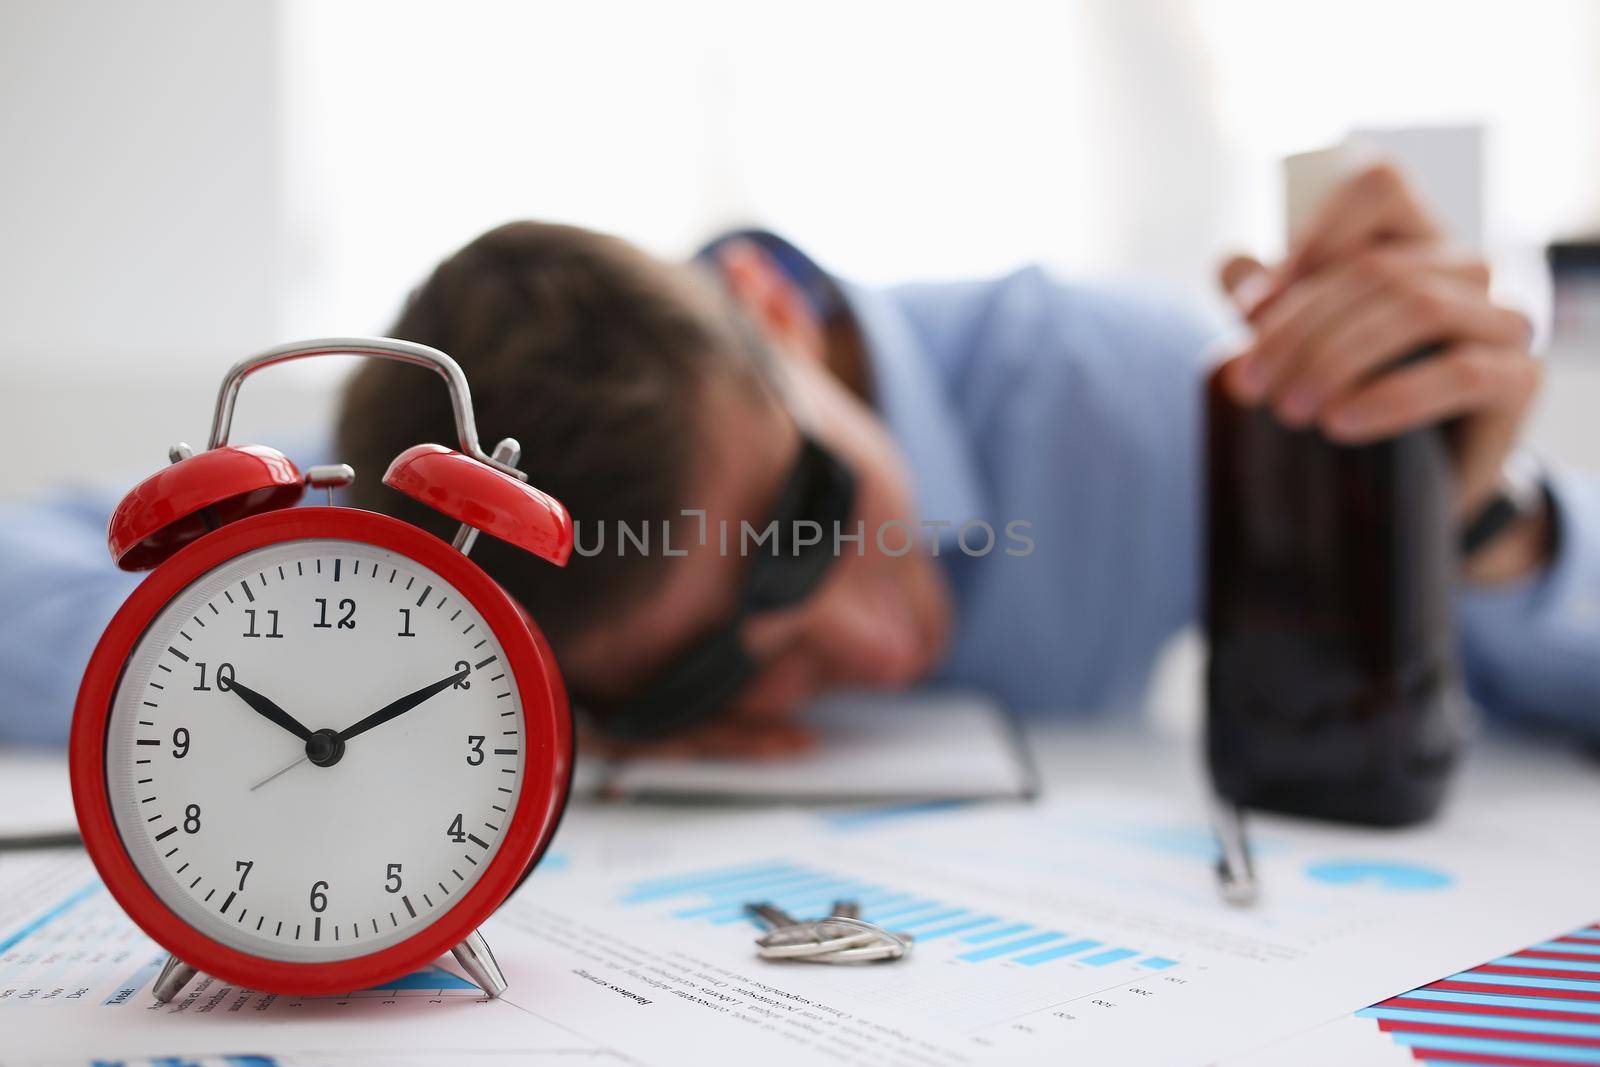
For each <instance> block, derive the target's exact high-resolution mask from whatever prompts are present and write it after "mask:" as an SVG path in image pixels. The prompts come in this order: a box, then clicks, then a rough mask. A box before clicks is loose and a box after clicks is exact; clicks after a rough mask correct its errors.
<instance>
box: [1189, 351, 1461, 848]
mask: <svg viewBox="0 0 1600 1067" xmlns="http://www.w3.org/2000/svg"><path fill="white" fill-rule="evenodd" d="M1221 377H1222V374H1221V369H1220V368H1219V369H1218V370H1217V371H1216V372H1214V373H1213V374H1212V376H1211V379H1210V382H1209V384H1208V388H1207V430H1206V434H1207V449H1206V468H1207V470H1206V478H1207V483H1208V485H1207V498H1208V501H1209V521H1208V530H1207V533H1208V537H1207V548H1206V553H1207V587H1208V588H1207V596H1206V626H1207V629H1208V631H1209V638H1210V660H1209V663H1208V665H1207V670H1206V697H1207V721H1206V745H1207V756H1208V759H1209V762H1210V768H1211V775H1212V780H1213V783H1214V785H1215V787H1216V789H1217V791H1218V793H1219V794H1220V795H1221V796H1223V797H1224V798H1226V799H1228V800H1231V801H1233V802H1235V803H1237V804H1241V805H1244V806H1246V807H1250V808H1258V809H1266V810H1272V811H1280V812H1288V813H1292V814H1297V815H1310V816H1316V817H1320V818H1329V819H1340V820H1347V821H1352V822H1361V823H1374V824H1382V825H1400V824H1404V823H1410V822H1415V821H1418V820H1421V819H1425V818H1427V817H1429V816H1430V815H1432V814H1433V813H1434V811H1435V810H1437V808H1438V806H1439V804H1440V802H1441V800H1442V799H1443V797H1444V793H1445V788H1446V786H1447V784H1448V782H1449V779H1450V777H1451V773H1452V771H1453V769H1454V767H1455V764H1456V762H1457V759H1458V755H1459V753H1460V750H1461V748H1462V744H1463V735H1464V730H1465V706H1464V700H1463V697H1462V695H1461V690H1460V683H1459V672H1458V670H1457V666H1456V648H1455V636H1454V629H1453V626H1452V623H1451V589H1452V585H1453V583H1454V579H1455V569H1456V565H1457V551H1456V544H1455V528H1454V524H1453V521H1452V518H1451V506H1450V503H1451V492H1452V484H1453V483H1452V475H1451V469H1450V457H1449V450H1448V447H1447V442H1446V438H1445V431H1444V430H1442V429H1439V428H1426V429H1421V430H1415V431H1412V432H1409V433H1406V434H1404V435H1402V436H1400V437H1397V438H1393V439H1391V440H1388V441H1383V442H1380V443H1377V444H1373V445H1365V446H1360V447H1347V446H1341V445H1336V444H1333V443H1332V442H1330V441H1328V440H1327V438H1325V437H1323V436H1322V435H1321V434H1320V433H1319V432H1317V431H1316V430H1314V429H1313V430H1291V429H1289V428H1287V427H1285V426H1283V425H1282V424H1281V423H1279V422H1278V421H1277V419H1276V418H1275V417H1274V416H1273V415H1272V414H1271V412H1270V411H1269V410H1267V409H1266V408H1264V407H1263V408H1246V407H1243V406H1241V405H1239V404H1238V403H1236V402H1235V401H1234V400H1233V399H1232V398H1231V396H1229V395H1228V393H1227V391H1226V389H1225V387H1224V386H1223V383H1222V381H1221Z"/></svg>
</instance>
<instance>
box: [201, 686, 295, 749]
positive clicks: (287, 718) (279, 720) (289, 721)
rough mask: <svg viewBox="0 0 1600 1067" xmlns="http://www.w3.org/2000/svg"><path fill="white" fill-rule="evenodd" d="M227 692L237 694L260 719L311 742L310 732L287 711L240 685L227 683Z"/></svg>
mask: <svg viewBox="0 0 1600 1067" xmlns="http://www.w3.org/2000/svg"><path fill="white" fill-rule="evenodd" d="M217 684H218V685H219V686H220V685H221V684H222V682H221V680H220V679H219V680H218V682H217ZM228 691H229V692H232V693H238V694H239V699H240V700H243V701H244V702H245V703H246V704H249V705H250V707H251V709H252V710H254V711H255V713H256V714H258V715H260V716H261V717H262V718H264V719H268V720H270V721H271V722H273V723H275V724H276V725H278V726H281V727H283V728H284V729H285V730H288V731H289V732H290V733H291V734H294V735H295V736H296V737H298V738H299V739H300V740H302V741H309V740H311V731H310V730H307V729H306V728H305V727H304V726H302V725H300V720H299V719H296V718H295V717H294V716H293V715H290V714H289V713H288V712H287V711H284V710H283V709H282V708H280V707H278V705H276V704H274V703H273V702H272V701H270V700H268V699H267V698H266V697H264V696H262V695H261V694H260V693H258V692H256V691H255V690H254V689H249V688H246V687H245V686H242V685H240V684H239V683H238V682H229V683H228Z"/></svg>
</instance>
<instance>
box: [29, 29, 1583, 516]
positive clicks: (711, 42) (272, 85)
mask: <svg viewBox="0 0 1600 1067" xmlns="http://www.w3.org/2000/svg"><path fill="white" fill-rule="evenodd" d="M0 89H3V94H0V144H3V145H4V160H5V163H4V167H3V170H0V194H3V195H0V235H3V236H0V294H3V295H0V309H3V314H0V389H3V395H4V401H3V408H0V414H3V416H4V417H3V419H0V445H3V446H6V447H7V449H8V452H9V454H12V455H20V456H23V457H25V458H27V459H28V463H26V464H16V463H13V464H7V465H6V466H5V467H4V468H0V494H8V495H10V494H16V493H20V492H25V491H30V490H34V489H38V488H45V487H50V486H55V485H61V484H67V483H74V482H86V481H87V482H107V483H109V484H113V485H115V486H117V487H119V488H120V487H122V486H125V485H126V484H129V483H130V482H131V480H133V479H135V478H137V477H139V476H142V474H144V473H145V472H147V471H149V470H152V469H154V468H155V467H156V466H158V465H159V464H160V463H162V462H163V459H164V453H165V448H166V445H167V444H168V443H169V442H171V441H173V440H175V439H178V438H180V437H182V438H187V439H189V440H191V441H193V440H196V439H201V438H203V437H204V436H205V432H206V428H207V426H208V424H209V417H210V404H211V397H212V395H213V393H214V390H215V387H216V383H217V380H218V378H219V377H220V374H221V372H222V370H223V369H224V368H225V367H226V366H227V365H228V364H229V363H231V362H232V361H233V360H234V359H236V358H238V357H240V356H242V355H246V354H248V353H250V352H252V351H254V350H256V349H259V348H263V347H266V346H268V345H271V344H274V343H278V342H280V341H284V340H290V339H295V338H300V337H307V336H314V335H322V334H332V333H368V332H381V331H382V330H383V329H384V327H385V326H386V325H387V323H388V322H389V321H390V319H391V318H392V316H393V314H394V312H395V310H396V309H397V307H398V306H399V304H400V301H401V300H402V299H403V297H404V295H405V293H406V292H407V290H408V289H409V288H410V287H411V286H413V285H414V284H416V283H417V282H418V281H419V280H420V279H421V278H422V277H423V276H424V275H425V274H426V272H427V271H428V270H429V269H430V267H431V266H432V264H433V263H434V262H435V261H437V260H438V259H439V258H440V257H441V256H443V255H445V254H447V253H448V252H449V251H451V250H452V249H453V248H455V247H457V246H459V245H460V244H462V243H464V242H465V241H467V240H468V239H470V238H471V237H472V236H474V235H475V234H476V233H478V232H479V231H481V230H483V229H485V228H487V227H489V226H492V225H495V224H497V223H499V222H502V221H504V220H506V219H509V218H514V217H539V218H546V219H557V220H563V221H571V222H577V223H581V224H585V225H589V226H595V227H599V228H603V229H608V230H613V231H616V232H618V233H621V234H623V235H624V236H627V237H630V238H632V239H634V240H636V241H639V242H641V243H642V244H644V245H646V246H647V247H649V248H651V249H653V250H655V251H658V252H661V253H664V254H669V255H684V254H686V253H688V252H689V251H691V250H692V249H693V248H694V247H695V245H696V244H697V243H698V242H699V241H700V240H701V239H702V238H704V237H705V236H707V235H708V234H709V233H711V232H712V231H714V230H715V229H717V228H718V227H721V226H724V225H727V224H732V223H741V222H750V221H759V222H761V223H764V224H766V225H769V226H772V227H774V228H777V229H779V230H782V231H784V232H786V233H787V234H789V235H790V236H791V237H793V238H795V239H796V240H798V241H799V242H800V243H801V244H802V245H804V246H806V247H808V248H810V249H811V250H812V251H813V252H814V253H815V254H816V255H817V256H818V257H819V258H820V259H822V260H823V261H824V262H825V263H827V264H829V265H830V266H832V267H834V268H835V269H837V270H839V271H841V272H843V273H846V274H850V275H853V276H856V277H858V278H862V279H866V280H881V281H887V280H895V279H904V278H911V277H929V276H960V275H971V274H978V273H987V272H995V271H1001V270H1005V269H1008V268H1011V267H1014V266H1017V265H1019V264H1022V263H1024V262H1028V261H1040V262H1045V263H1048V264H1050V265H1052V266H1054V267H1056V268H1058V269H1059V270H1061V271H1062V272H1064V273H1066V274H1070V275H1087V276H1111V275H1114V276H1119V277H1131V278H1137V279H1140V280H1142V281H1143V282H1144V283H1147V284H1150V285H1156V286H1160V287H1163V288H1166V289H1168V290H1170V291H1172V292H1173V293H1174V294H1176V295H1177V296H1179V297H1181V298H1184V299H1189V300H1193V301H1197V302H1205V301H1209V300H1212V299H1213V298H1212V296H1211V293H1210V271H1211V266H1212V264H1213V262H1214V261H1215V259H1216V258H1217V256H1218V255H1219V253H1221V252H1222V251H1223V250H1225V249H1230V248H1235V247H1243V248H1250V249H1254V250H1257V251H1260V252H1266V253H1270V252H1272V251H1273V250H1274V249H1276V248H1277V247H1279V245H1280V244H1281V211H1282V209H1281V194H1280V185H1279V170H1278V163H1277V161H1278V159H1279V157H1281V156H1282V155H1284V154H1285V153H1288V152H1294V151H1300V150H1304V149H1309V148H1315V147H1319V146H1321V145H1324V144H1327V143H1329V142H1332V141H1335V140H1337V139H1338V138H1339V137H1341V136H1342V135H1343V133H1344V131H1345V130H1346V129H1348V128H1350V127H1353V126H1362V125H1369V126H1370V125H1381V126H1389V125H1404V124H1422V123H1430V124H1434V123H1462V122H1466V123H1481V124H1483V125H1484V126H1485V128H1486V129H1487V133H1488V152H1487V164H1488V165H1487V188H1488V196H1487V219H1486V224H1487V231H1486V232H1487V246H1488V251H1489V252H1490V253H1491V254H1492V255H1493V257H1494V258H1495V260H1496V262H1497V263H1498V264H1500V265H1501V266H1502V267H1503V269H1504V274H1503V277H1504V280H1505V286H1506V289H1507V291H1508V292H1509V293H1511V295H1512V296H1513V297H1515V298H1516V299H1518V300H1519V301H1521V302H1522V303H1524V304H1525V305H1526V306H1527V307H1528V309H1529V310H1530V311H1532V312H1533V313H1534V315H1535V317H1536V318H1542V317H1543V316H1544V314H1545V308H1544V304H1545V303H1546V301H1547V299H1548V296H1547V288H1548V287H1547V282H1546V281H1545V279H1544V277H1543V274H1542V267H1541V263H1542V259H1541V251H1540V250H1541V248H1542V246H1543V244H1544V242H1545V241H1547V240H1548V239H1550V238H1552V237H1559V236H1570V235H1577V234H1585V233H1588V234H1593V233H1596V232H1600V121H1597V118H1600V4H1595V3H1593V2H1590V0H1519V2H1511V0H1504V2H1467V0H1429V2H1402V0H1339V2H1337V3H1332V2H1327V3H1316V4H1312V3H1295V4H1283V3H1273V2H1270V0H1259V2H1251V0H1095V2H1091V0H1083V2H1078V3H1070V2H1055V3H1017V2H996V3H988V4H984V5H981V6H974V5H971V4H960V5H957V4H950V5H933V4H928V3H918V4H912V3H881V4H860V3H845V2H840V0H820V2H815V3H811V4H806V5H763V4H749V3H733V2H720V0H719V2H706V3H684V2H680V3H675V4H670V5H669V4H646V3H608V2H600V3H590V4H571V3H561V4H557V3H533V2H520V3H516V2H487V0H467V2H462V0H458V2H455V3H451V4H433V3H420V2H414V0H405V2H397V0H385V2H376V0H371V2H368V0H254V2H244V0H239V2H230V3H215V2H213V0H159V2H157V0H122V2H116V3H109V2H107V3H89V2H84V0H0ZM1588 347H1590V348H1592V349H1594V352H1593V353H1591V354H1589V355H1587V356H1586V355H1585V353H1584V352H1583V351H1582V349H1583V348H1584V345H1577V346H1573V347H1572V348H1571V350H1570V351H1566V352H1563V353H1561V354H1560V355H1559V356H1556V357H1553V358H1552V368H1553V378H1554V380H1553V385H1554V388H1551V389H1550V390H1548V391H1547V399H1546V402H1545V408H1544V410H1543V411H1541V413H1540V416H1539V419H1538V421H1537V425H1536V431H1535V432H1536V436H1537V437H1538V438H1539V439H1540V440H1541V441H1542V442H1543V443H1545V444H1546V445H1547V446H1548V448H1549V450H1550V451H1553V452H1555V453H1556V454H1557V455H1558V456H1564V457H1567V458H1569V459H1572V460H1575V461H1578V462H1583V463H1586V464H1590V465H1596V466H1600V442H1597V441H1596V440H1595V436H1596V435H1594V434H1592V433H1590V432H1589V431H1588V425H1587V421H1586V420H1587V419H1589V418H1590V416H1589V415H1588V411H1589V410H1591V409H1592V408H1593V400H1594V398H1595V397H1596V395H1597V393H1596V391H1595V390H1596V389H1597V388H1600V378H1597V377H1596V372H1595V369H1594V368H1595V366H1596V365H1600V338H1594V339H1590V341H1589V343H1588ZM334 386H335V381H334V377H333V374H332V373H330V372H327V371H322V372H317V371H307V370H299V369H296V370H295V371H280V372H279V377H278V379H277V380H276V381H272V380H270V379H267V378H263V379H260V380H259V381H258V382H253V383H252V385H251V387H250V389H249V390H247V391H246V394H245V396H244V398H243V401H242V403H241V409H240V417H239V420H238V427H237V431H238V433H237V436H241V437H245V438H258V439H265V440H268V441H280V440H282V439H284V438H285V437H288V436H293V435H296V434H299V433H303V432H304V431H306V430H307V429H310V428H314V427H316V426H318V425H320V424H321V423H322V422H323V420H325V419H326V416H327V413H328V411H329V410H330V407H331V404H332V402H333V399H334V396H333V393H334ZM491 432H492V431H491Z"/></svg>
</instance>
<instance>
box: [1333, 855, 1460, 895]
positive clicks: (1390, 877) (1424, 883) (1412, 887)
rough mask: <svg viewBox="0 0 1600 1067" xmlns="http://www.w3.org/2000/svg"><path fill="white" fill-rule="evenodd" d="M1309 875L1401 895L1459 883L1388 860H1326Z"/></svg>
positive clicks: (1436, 872) (1431, 869)
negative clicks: (1386, 890)
mask: <svg viewBox="0 0 1600 1067" xmlns="http://www.w3.org/2000/svg"><path fill="white" fill-rule="evenodd" d="M1306 874H1307V875H1308V876H1310V877H1311V878H1312V879H1313V880H1315V881H1318V882H1323V883H1325V884H1327V885H1340V886H1364V887H1367V888H1371V889H1388V890H1393V891H1395V892H1400V893H1416V892H1425V891H1428V890H1433V889H1446V888H1448V887H1449V886H1450V884H1451V883H1453V882H1454V881H1455V879H1454V878H1452V877H1451V876H1450V875H1448V874H1446V873H1444V872H1443V871H1439V870H1435V869H1434V868H1432V867H1422V866H1419V865H1417V864H1413V863H1393V862H1389V861H1387V860H1324V861H1322V862H1320V863H1313V864H1311V865H1310V866H1308V867H1307V868H1306Z"/></svg>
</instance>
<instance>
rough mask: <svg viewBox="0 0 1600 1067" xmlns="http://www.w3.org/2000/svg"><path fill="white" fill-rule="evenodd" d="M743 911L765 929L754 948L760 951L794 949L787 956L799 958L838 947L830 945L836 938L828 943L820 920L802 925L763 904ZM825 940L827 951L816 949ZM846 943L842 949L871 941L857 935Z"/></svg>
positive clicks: (773, 906) (747, 905)
mask: <svg viewBox="0 0 1600 1067" xmlns="http://www.w3.org/2000/svg"><path fill="white" fill-rule="evenodd" d="M744 910H745V913H746V914H747V915H750V916H752V917H754V918H756V919H758V920H760V921H761V922H763V923H765V924H766V926H767V931H766V933H764V934H762V935H761V936H760V937H758V938H756V944H757V945H759V946H761V948H762V949H777V948H784V949H793V950H795V951H791V952H788V953H786V954H787V955H799V954H802V953H807V952H819V951H820V952H826V951H832V949H834V948H837V947H840V946H838V945H835V944H833V943H832V942H833V941H834V940H837V939H836V938H834V939H829V938H828V934H826V933H824V932H823V931H822V930H820V929H819V928H818V927H819V924H820V923H821V921H822V920H817V921H816V922H801V921H800V920H798V919H796V918H795V917H794V916H792V915H790V914H789V913H788V912H786V911H784V910H783V909H782V908H780V907H778V906H777V905H775V904H771V903H768V902H766V901H752V902H750V903H748V904H746V905H745V906H744ZM825 939H826V940H828V947H827V948H819V947H818V946H820V945H822V944H823V943H824V941H825ZM848 939H849V941H850V945H845V946H843V947H847V948H848V947H851V946H852V945H863V944H867V943H869V942H870V940H871V939H870V938H864V937H862V936H860V935H859V934H854V935H849V937H848Z"/></svg>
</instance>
